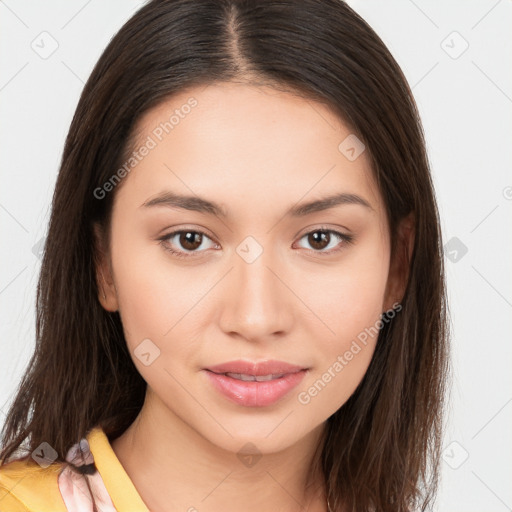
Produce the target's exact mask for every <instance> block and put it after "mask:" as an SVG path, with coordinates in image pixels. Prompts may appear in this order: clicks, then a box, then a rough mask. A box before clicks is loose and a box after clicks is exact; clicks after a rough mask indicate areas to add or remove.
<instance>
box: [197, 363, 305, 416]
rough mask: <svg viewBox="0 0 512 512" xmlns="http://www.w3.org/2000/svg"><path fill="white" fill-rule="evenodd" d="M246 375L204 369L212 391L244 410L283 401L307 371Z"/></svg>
mask: <svg viewBox="0 0 512 512" xmlns="http://www.w3.org/2000/svg"><path fill="white" fill-rule="evenodd" d="M245 371H246V372H247V373H239V372H232V371H224V372H220V371H218V369H217V371H213V370H212V369H211V368H204V369H203V373H204V374H206V376H207V378H208V381H209V383H210V384H211V385H212V387H213V388H214V389H215V390H216V391H217V392H219V393H220V395H221V396H223V397H224V398H227V399H228V400H229V401H230V402H233V403H235V404H237V405H241V406H244V407H266V406H270V405H273V404H275V403H277V402H279V401H280V400H282V399H284V397H285V396H286V395H288V394H289V393H290V392H291V390H292V389H293V388H295V387H296V386H298V385H299V383H300V382H301V381H302V379H303V378H304V377H305V375H306V374H307V372H308V371H309V368H297V367H293V368H292V371H288V372H281V373H263V370H262V368H261V367H260V368H259V369H256V370H255V371H254V370H253V372H249V371H247V370H245ZM255 373H256V374H255Z"/></svg>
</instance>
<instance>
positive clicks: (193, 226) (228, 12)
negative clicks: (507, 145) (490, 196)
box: [0, 0, 448, 512]
mask: <svg viewBox="0 0 512 512" xmlns="http://www.w3.org/2000/svg"><path fill="white" fill-rule="evenodd" d="M441 248H442V245H441V235H440V227H439V218H438V212H437V206H436V201H435V196H434V191H433V185H432V181H431V177H430V171H429V164H428V158H427V154H426V150H425V142H424V137H423V132H422V128H421V122H420V119H419V116H418V112H417V108H416V105H415V102H414V99H413V96H412V94H411V91H410V89H409V87H408V85H407V82H406V80H405V78H404V76H403V74H402V72H401V70H400V68H399V66H398V65H397V63H396V62H395V60H394V59H393V58H392V56H391V55H390V53H389V51H388V50H387V49H386V47H385V45H384V44H383V42H382V41H381V40H380V38H379V37H378V36H377V35H376V34H375V32H374V31H373V30H372V29H371V28H370V27H369V26H368V25H367V24H366V23H365V22H364V20H362V19H361V18H360V17H359V16H358V15H357V14H356V13H355V12H354V11H353V10H352V9H351V8H350V7H349V6H348V5H346V4H345V3H343V2H341V1H339V0H301V1H300V2H297V1H296V0H283V1H279V2H273V1H252V0H251V1H248V0H222V1H206V0H205V1H202V0H200V1H197V0H195V1H192V0H173V1H162V0H159V1H156V0H153V1H151V2H149V3H148V4H147V5H145V6H144V7H142V8H141V9H140V10H139V11H138V12H137V13H136V14H135V15H134V16H133V17H132V18H131V19H130V20H129V21H128V22H127V23H126V24H125V25H124V26H123V27H122V28H121V30H120V31H119V33H118V34H117V35H116V36H115V37H114V38H113V40H112V41H111V42H110V44H109V45H108V47H107V48H106V50H105V52H104V53H103V55H102V56H101V58H100V60H99V62H98V64H97V65H96V67H95V69H94V70H93V72H92V74H91V76H90V78H89V80H88V82H87V84H86V86H85V88H84V91H83V93H82V97H81V98H80V102H79V104H78V107H77V110H76V113H75V116H74V119H73V121H72V124H71V127H70V131H69V134H68V138H67V140H66V145H65V148H64V154H63V159H62V164H61V168H60V172H59V176H58V180H57V184H56V188H55V194H54V198H53V205H52V215H51V220H50V226H49V231H48V236H47V242H46V247H45V252H44V257H43V263H42V269H41V276H40V281H39V287H38V302H37V311H38V315H37V343H36V350H35V353H34V355H33V358H32V360H31V361H30V364H29V367H28V369H27V372H26V374H25V376H24V378H23V381H22V382H21V385H20V388H19V390H18V393H17V395H16V397H15V400H14V401H13V403H12V405H11V408H10V410H9V413H8V415H7V419H6V421H5V426H4V430H3V433H2V451H1V453H0V458H1V459H3V465H2V466H0V490H3V491H4V492H3V493H2V494H0V508H1V509H2V510H3V509H4V508H5V509H6V510H13V511H18V510H30V511H32V510H33V511H36V510H37V511H38V512H40V511H45V510H52V511H66V510H67V511H69V512H73V511H77V510H80V511H82V510H105V511H107V510H109V511H110V510H118V511H120V512H127V511H132V510H137V511H138V510H144V511H147V510H152V511H154V512H155V511H163V510H188V511H195V510H199V511H206V510H208V511H217V510H223V511H230V510H240V509H241V510H244V511H249V512H250V511H253V510H282V511H289V512H292V511H298V510H308V511H310V512H320V511H332V512H334V511H336V512H341V511H343V512H344V511H355V510H357V511H358V512H360V511H370V510H374V511H393V512H397V511H412V510H424V509H425V508H426V507H427V506H428V505H430V504H431V502H432V500H433V499H434V497H435V492H436V486H437V481H438V471H439V456H440V444H441V434H442V431H441V429H442V412H443V399H444V393H445V386H446V378H447V371H448V360H447V354H448V335H447V319H446V317H447V315H446V298H445V284H444V270H443V260H442V249H441ZM23 443H25V444H23ZM2 496H3V497H2ZM2 507H4V508H2Z"/></svg>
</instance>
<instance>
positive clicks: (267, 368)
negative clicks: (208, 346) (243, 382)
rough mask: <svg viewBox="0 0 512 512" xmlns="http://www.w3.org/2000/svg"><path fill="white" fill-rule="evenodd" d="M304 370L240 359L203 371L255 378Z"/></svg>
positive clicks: (270, 362) (288, 365)
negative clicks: (238, 374)
mask: <svg viewBox="0 0 512 512" xmlns="http://www.w3.org/2000/svg"><path fill="white" fill-rule="evenodd" d="M306 369H307V368H304V367H303V366H299V365H295V364H290V363H286V362H285V361H276V360H266V361H258V362H253V361H244V360H241V359H239V360H237V361H228V362H226V363H221V364H217V365H215V366H208V367H207V368H205V370H210V371H211V372H214V373H240V374H243V375H255V376H259V375H280V374H288V373H297V372H300V371H301V370H306Z"/></svg>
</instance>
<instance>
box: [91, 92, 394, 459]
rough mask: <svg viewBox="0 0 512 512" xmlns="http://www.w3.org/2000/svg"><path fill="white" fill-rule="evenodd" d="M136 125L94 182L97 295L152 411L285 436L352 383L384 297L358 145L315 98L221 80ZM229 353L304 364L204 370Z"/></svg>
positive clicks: (228, 431) (268, 444)
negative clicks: (99, 189) (101, 194)
mask: <svg viewBox="0 0 512 512" xmlns="http://www.w3.org/2000/svg"><path fill="white" fill-rule="evenodd" d="M138 127H139V128H140V130H141V131H140V132H139V136H138V142H137V143H136V144H135V148H134V149H135V150H136V151H137V155H134V156H133V159H132V160H130V161H129V162H126V164H127V165H126V166H125V169H124V172H122V171H120V172H119V174H118V176H119V177H123V176H124V177H123V181H122V183H121V185H118V189H117V190H114V191H111V190H110V189H111V188H112V186H110V187H109V185H106V186H105V187H104V190H108V191H109V192H108V193H115V194H116V196H115V202H114V208H113V215H112V224H111V245H110V265H111V267H110V268H111V273H109V271H108V270H105V269H106V268H107V267H105V266H104V267H102V269H103V270H102V272H103V277H104V278H105V281H104V282H105V284H104V285H103V288H104V289H105V293H106V294H107V298H106V299H104V298H103V295H102V297H101V301H102V303H103V305H104V307H106V308H107V309H109V310H116V309H118V310H119V312H120V315H121V319H122V323H123V326H124V333H125V337H126V341H127V343H128V347H129V350H130V353H131V354H132V358H133V361H134V363H135V365H136V367H137V369H138V371H139V372H140V373H141V375H142V376H143V378H144V379H145V380H146V381H147V383H148V396H147V401H148V403H149V404H150V405H151V406H152V407H151V410H152V411H158V412H157V413H156V414H157V416H158V418H159V421H160V420H161V421H162V424H161V428H163V429H165V428H166V427H165V426H166V419H169V420H170V421H171V420H172V421H173V422H176V421H179V422H183V423H184V424H185V425H187V426H188V427H190V428H192V429H194V430H195V431H196V432H199V433H200V434H201V435H202V436H203V437H204V438H205V439H207V440H209V441H210V442H211V443H214V444H215V445H217V446H220V447H224V448H226V449H229V450H233V451H237V450H239V449H240V447H241V446H243V444H244V443H245V442H249V441H250V442H251V443H253V444H254V445H256V446H257V448H258V450H259V451H260V452H262V453H265V452H271V451H277V450H280V449H283V448H285V447H287V446H291V445H292V444H294V443H295V442H297V441H299V440H300V439H301V438H304V437H305V436H307V435H308V434H310V433H313V431H315V429H317V427H320V426H322V424H323V423H324V422H325V420H326V419H327V418H328V417H329V416H331V415H332V414H333V413H334V412H335V411H336V410H337V409H339V408H340V407H341V406H342V405H343V404H344V403H345V402H346V400H347V399H348V398H349V397H350V395H351V394H352V393H353V392H354V390H355V388H356V387H357V385H358V384H359V382H360V381H361V379H362V378H363V376H364V374H365V372H366V370H367V368H368V365H369V363H370V360H371V357H372V354H373V352H374V348H375V343H376V340H377V330H378V327H379V326H381V325H382V324H381V323H380V322H379V319H380V315H381V313H382V312H383V311H385V310H386V309H388V308H389V307H391V305H392V304H393V302H394V300H395V299H396V297H392V296H389V294H388V293H387V290H388V288H387V287H389V289H391V288H390V287H391V286H392V282H391V275H390V274H389V265H390V245H389V234H388V230H387V220H386V214H385V210H384V204H383V202H382V198H381V197H380V195H379V192H378V190H377V188H376V185H375V183H374V181H373V178H372V175H371V173H370V167H369V159H368V155H367V152H365V151H364V146H363V145H362V143H361V142H360V141H358V139H356V138H355V136H354V135H353V134H352V133H351V131H350V129H349V128H348V127H347V126H345V125H344V124H343V123H342V122H341V121H340V119H338V118H337V117H336V116H335V115H334V114H333V113H331V112H330V111H329V110H328V109H327V108H326V107H325V106H323V105H321V104H319V103H316V102H312V101H306V100H305V99H302V98H298V97H296V96H293V95H291V94H288V93H283V92H277V91H275V90H273V89H269V88H263V87H252V86H247V85H241V84H233V83H223V84H217V85H210V86H208V87H206V88H205V87H204V86H203V87H198V88H194V89H190V90H188V91H186V92H182V93H180V94H178V95H175V96H174V97H172V99H170V100H168V101H166V102H165V103H164V104H162V105H160V106H158V107H157V108H155V109H153V110H151V111H149V112H148V113H147V114H146V115H145V116H144V117H143V118H142V119H141V120H140V122H139V125H138ZM144 148H145V149H144ZM112 183H115V182H114V181H113V180H112ZM340 194H347V196H341V198H338V200H336V199H333V200H332V201H330V202H329V201H325V199H326V198H332V197H335V196H338V195H340ZM348 195H350V196H348ZM212 204H214V205H216V206H215V207H214V206H212ZM177 231H180V232H181V233H177V234H173V233H175V232H177ZM336 232H337V233H339V234H337V233H336ZM201 233H204V234H201ZM171 251H176V253H173V252H171ZM105 274H106V277H105ZM388 278H389V279H388ZM110 279H113V284H112V285H111V284H110V283H111V281H110ZM105 285H106V286H105ZM388 291H389V290H388ZM235 360H243V361H246V362H249V363H252V362H254V363H259V362H261V361H267V360H278V361H284V362H286V363H289V364H291V365H296V366H297V367H299V369H307V370H306V371H303V372H301V373H298V374H295V375H292V376H290V375H287V376H285V377H283V378H281V379H279V380H280V382H276V381H277V380H278V379H272V380H271V381H267V382H243V381H240V380H238V379H235V378H232V377H227V376H217V377H215V376H214V374H213V373H212V372H211V371H209V370H207V368H211V367H213V366H214V365H219V364H221V363H225V362H231V361H235ZM249 370H250V369H249ZM249 370H248V372H249ZM274 370H275V369H274ZM262 371H263V372H264V371H265V368H263V369H262ZM235 373H236V372H235ZM278 373H280V372H278ZM283 379H284V380H283ZM222 383H224V386H225V387H224V388H223V389H226V391H224V392H223V391H220V387H222V386H221V385H222ZM293 383H294V384H295V385H294V387H291V388H289V386H291V385H292V384H293ZM279 390H281V392H280V393H281V394H280V393H279ZM283 393H284V394H283ZM168 424H170V423H168ZM317 431H318V430H317Z"/></svg>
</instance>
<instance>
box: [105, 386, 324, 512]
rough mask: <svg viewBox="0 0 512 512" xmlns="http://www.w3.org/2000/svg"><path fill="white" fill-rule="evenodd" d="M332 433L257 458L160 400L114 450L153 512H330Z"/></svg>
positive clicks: (144, 410)
mask: <svg viewBox="0 0 512 512" xmlns="http://www.w3.org/2000/svg"><path fill="white" fill-rule="evenodd" d="M149 403H151V406H149ZM324 427H325V425H324V424H321V425H319V427H318V428H317V429H315V430H314V431H312V432H310V433H309V434H307V435H306V436H305V437H304V438H302V439H301V440H300V442H298V443H296V444H295V445H292V446H289V447H287V448H285V449H283V450H281V451H279V452H277V453H265V454H259V453H258V454H257V455H256V458H252V457H251V456H250V455H245V456H242V455H241V454H240V453H238V454H237V453H234V452H233V451H228V450H225V449H223V448H221V447H219V446H217V445H215V444H213V443H211V442H210V441H209V440H208V439H206V438H205V437H203V436H202V435H201V434H200V433H199V432H198V431H197V430H195V429H192V428H191V427H190V426H189V425H187V424H186V423H184V422H183V421H182V420H181V419H180V418H179V417H177V416H176V415H174V414H173V413H172V412H170V411H169V409H168V408H167V407H165V405H164V404H162V403H161V402H160V401H159V400H158V398H157V397H155V396H154V395H153V396H152V399H151V400H150V401H148V397H146V401H145V403H144V406H143V408H142V410H141V412H140V413H139V415H138V417H137V419H136V420H135V421H134V422H133V423H132V425H130V427H129V428H128V429H127V430H126V431H125V432H124V433H123V434H122V435H121V436H120V437H118V438H117V439H115V440H113V441H112V443H111V444H112V448H113V450H114V453H115V454H116V456H117V457H118V459H119V461H120V462H121V464H122V465H123V467H124V469H125V471H126V472H127V474H128V476H129V477H130V479H131V480H132V482H133V484H134V485H135V487H136V489H137V491H138V493H139V494H140V496H141V498H142V500H143V501H144V502H145V503H146V505H147V507H148V509H150V510H151V512H163V511H166V512H170V511H173V510H186V511H196V510H204V511H216V510H223V511H224V512H235V511H239V510H244V511H245V512H256V511H258V512H260V511H261V510H279V511H280V512H299V511H300V512H306V511H308V512H327V499H326V494H325V480H324V476H323V473H322V471H321V464H320V453H321V450H320V446H321V443H322V442H323V434H324V432H325V429H324ZM243 444H245V443H242V445H243ZM258 457H260V458H259V459H258Z"/></svg>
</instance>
